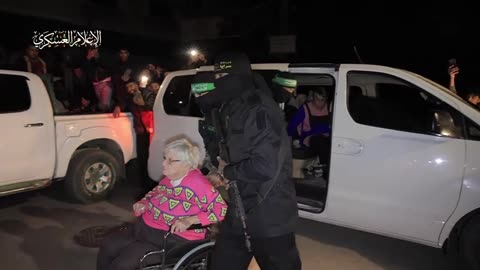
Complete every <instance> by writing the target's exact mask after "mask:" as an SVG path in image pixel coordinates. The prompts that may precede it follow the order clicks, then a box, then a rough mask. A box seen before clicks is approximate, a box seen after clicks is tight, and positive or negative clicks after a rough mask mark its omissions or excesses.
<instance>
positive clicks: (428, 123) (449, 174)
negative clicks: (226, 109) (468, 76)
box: [149, 64, 480, 269]
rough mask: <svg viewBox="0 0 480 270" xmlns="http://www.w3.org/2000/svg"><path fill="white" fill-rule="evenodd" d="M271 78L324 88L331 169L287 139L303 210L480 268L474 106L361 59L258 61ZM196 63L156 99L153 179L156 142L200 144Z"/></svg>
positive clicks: (479, 126)
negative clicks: (313, 166)
mask: <svg viewBox="0 0 480 270" xmlns="http://www.w3.org/2000/svg"><path fill="white" fill-rule="evenodd" d="M252 69H253V70H254V71H255V72H257V73H259V74H261V75H262V76H263V77H264V79H265V80H266V82H267V83H268V84H271V80H272V77H273V76H274V75H275V74H276V73H277V72H279V71H284V72H290V73H292V74H294V75H295V77H296V79H297V81H298V88H297V92H298V93H305V94H306V95H307V96H308V93H309V92H311V91H312V90H313V89H314V88H318V87H322V88H324V89H326V91H327V92H328V93H329V96H330V102H329V106H330V107H329V108H330V109H329V112H330V115H331V127H332V131H331V134H330V138H331V139H330V147H329V148H327V149H321V151H326V152H327V153H328V156H329V162H328V164H327V168H326V171H328V173H326V174H323V175H320V176H315V177H309V178H308V177H306V176H305V174H304V172H305V170H303V169H304V167H306V166H308V164H310V163H311V162H315V159H316V157H315V156H311V155H310V156H309V155H308V154H307V153H306V152H305V151H304V150H303V149H301V148H297V147H295V146H294V145H292V153H293V164H292V166H293V175H292V181H295V184H296V190H297V201H298V208H299V213H300V216H301V217H303V218H306V219H311V220H315V221H319V222H326V223H331V224H336V225H339V226H344V227H349V228H353V229H358V230H363V231H367V232H371V233H376V234H381V235H385V236H389V237H394V238H398V239H403V240H407V241H412V242H416V243H420V244H425V245H429V246H432V247H437V248H441V247H444V249H445V250H447V251H449V252H451V253H453V254H456V255H460V256H459V258H461V259H462V262H463V263H464V264H465V266H467V268H466V269H480V268H479V265H480V167H479V166H480V113H479V111H478V110H477V109H475V108H474V107H472V106H470V105H469V104H468V103H466V102H465V101H464V100H462V99H461V98H459V97H458V96H457V95H455V94H453V93H451V92H450V91H449V90H447V89H446V88H444V87H442V86H440V85H438V84H437V83H435V82H433V81H431V80H429V79H427V78H424V77H422V76H420V75H418V74H414V73H412V72H409V71H405V70H401V69H396V68H391V67H385V66H377V65H363V64H254V65H252ZM199 70H212V67H201V68H200V69H197V70H184V71H178V72H172V73H170V74H169V75H168V76H167V77H166V79H165V81H164V83H163V84H162V86H161V89H160V92H159V94H158V96H157V100H156V103H155V108H154V119H155V127H156V130H155V133H154V134H155V135H154V138H153V142H152V144H151V148H150V153H151V155H150V160H149V173H150V176H151V177H152V178H153V179H159V178H160V176H161V172H162V167H161V164H162V162H161V160H162V157H161V155H162V151H163V149H162V147H163V145H164V143H165V142H166V141H168V140H170V139H171V138H172V137H174V136H178V135H187V136H189V137H190V138H191V139H192V140H194V141H195V142H196V143H198V144H199V145H201V146H203V142H202V139H201V137H200V135H199V133H198V121H199V120H200V119H201V118H202V115H201V113H200V111H199V110H198V107H197V105H196V104H195V101H194V98H193V97H192V95H191V94H190V83H191V81H192V78H193V76H194V75H195V73H196V72H197V71H199Z"/></svg>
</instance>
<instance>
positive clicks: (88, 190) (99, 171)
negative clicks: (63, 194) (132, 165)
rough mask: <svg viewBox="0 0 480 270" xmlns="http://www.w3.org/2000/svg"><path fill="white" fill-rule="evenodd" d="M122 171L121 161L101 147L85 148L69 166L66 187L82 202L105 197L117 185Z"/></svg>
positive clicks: (74, 157) (75, 156)
mask: <svg viewBox="0 0 480 270" xmlns="http://www.w3.org/2000/svg"><path fill="white" fill-rule="evenodd" d="M119 173H120V165H119V162H118V161H117V160H116V159H115V157H113V156H112V155H111V154H110V153H108V152H105V151H103V150H100V149H83V150H80V151H79V152H78V153H76V154H75V155H74V156H73V158H72V160H71V161H70V165H69V166H68V172H67V177H66V179H65V188H66V190H67V192H68V193H69V194H70V195H71V196H72V197H73V198H74V199H75V200H77V201H79V202H81V203H90V202H95V201H99V200H102V199H105V197H107V195H108V194H109V193H110V191H111V190H112V189H113V187H114V186H115V183H116V182H117V179H118V176H119Z"/></svg>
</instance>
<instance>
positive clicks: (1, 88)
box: [0, 70, 136, 203]
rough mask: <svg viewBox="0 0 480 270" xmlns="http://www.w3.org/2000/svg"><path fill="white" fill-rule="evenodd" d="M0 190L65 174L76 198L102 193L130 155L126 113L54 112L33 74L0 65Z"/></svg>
mask: <svg viewBox="0 0 480 270" xmlns="http://www.w3.org/2000/svg"><path fill="white" fill-rule="evenodd" d="M0 92H1V93H2V98H1V99H0V125H1V126H2V129H1V130H2V132H1V134H0V195H8V194H12V193H17V192H23V191H28V190H32V189H38V188H42V187H46V186H48V185H50V184H51V183H52V182H53V181H55V180H59V179H65V188H66V191H67V192H69V194H70V195H71V196H72V198H74V199H76V200H77V201H80V202H84V203H87V202H92V201H96V200H100V199H103V198H105V196H107V195H108V194H109V192H110V191H111V190H112V189H113V187H114V186H115V183H116V182H117V181H118V180H119V179H120V178H121V177H122V176H123V175H124V173H125V168H124V165H125V164H126V163H127V162H128V161H130V160H131V159H133V158H135V157H136V149H135V131H134V129H133V123H132V117H131V115H129V114H122V115H121V116H120V117H119V118H113V116H112V114H90V115H56V114H55V113H54V109H53V107H52V100H53V98H51V97H50V96H49V93H48V91H47V89H46V87H45V85H44V83H43V82H42V80H41V79H40V77H38V76H37V75H35V74H32V73H27V72H18V71H9V70H0Z"/></svg>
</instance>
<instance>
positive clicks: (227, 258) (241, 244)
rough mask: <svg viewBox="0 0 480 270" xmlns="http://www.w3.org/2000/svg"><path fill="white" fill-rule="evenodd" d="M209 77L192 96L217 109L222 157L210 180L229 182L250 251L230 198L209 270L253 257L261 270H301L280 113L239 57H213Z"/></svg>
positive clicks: (287, 146) (236, 264)
mask: <svg viewBox="0 0 480 270" xmlns="http://www.w3.org/2000/svg"><path fill="white" fill-rule="evenodd" d="M215 78H216V79H215V90H213V91H210V92H207V93H206V94H204V95H202V96H199V97H197V98H196V100H197V102H198V103H199V104H201V106H218V107H219V108H220V111H219V112H220V122H221V128H222V130H223V131H224V134H225V136H226V139H225V141H226V145H227V148H228V153H225V152H222V151H221V153H220V158H221V159H219V168H218V173H217V174H212V175H210V177H211V178H215V177H217V178H222V179H224V181H225V182H229V181H235V183H236V185H237V187H238V191H239V194H240V199H241V204H243V207H244V208H245V213H246V215H245V216H246V223H247V226H246V227H247V233H248V235H249V236H250V237H251V239H250V243H251V252H250V251H249V249H248V248H247V245H246V241H245V237H244V229H243V226H242V224H241V218H240V217H241V215H240V214H239V213H238V206H239V205H240V204H239V202H237V201H236V200H235V199H233V198H232V199H231V200H230V201H231V204H230V205H229V211H228V212H227V216H226V218H225V220H224V222H223V224H222V228H221V231H220V234H219V235H218V237H217V240H216V245H215V249H214V252H213V261H212V269H215V270H216V269H233V270H235V269H239V270H240V269H242V270H244V269H247V267H248V265H249V263H250V261H251V259H252V257H253V256H255V258H256V260H257V262H258V264H259V266H260V268H261V269H288V270H296V269H301V261H300V257H299V253H298V250H297V247H296V241H295V234H294V231H295V228H296V224H297V220H298V209H297V203H296V194H295V187H294V183H293V181H292V180H291V168H292V157H291V148H290V141H289V139H288V136H287V133H286V128H285V122H284V119H283V114H282V111H281V110H280V108H279V106H278V104H277V103H276V102H275V101H274V100H273V98H272V97H271V96H268V95H266V94H265V93H264V92H263V91H258V89H255V84H254V81H253V77H252V71H251V68H250V62H249V60H248V58H247V57H246V55H244V54H239V53H227V54H223V55H221V56H219V57H217V59H216V61H215ZM225 160H228V161H229V164H227V163H226V162H225ZM229 190H232V188H230V189H229ZM231 194H232V193H231Z"/></svg>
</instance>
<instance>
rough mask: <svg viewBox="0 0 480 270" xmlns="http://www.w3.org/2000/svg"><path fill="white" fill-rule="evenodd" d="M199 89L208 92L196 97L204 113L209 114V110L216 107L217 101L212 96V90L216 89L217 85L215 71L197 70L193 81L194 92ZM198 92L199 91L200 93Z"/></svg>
mask: <svg viewBox="0 0 480 270" xmlns="http://www.w3.org/2000/svg"><path fill="white" fill-rule="evenodd" d="M198 89H201V90H200V92H202V93H206V94H204V95H202V96H199V97H195V101H196V102H197V104H198V106H199V107H200V110H202V112H203V114H205V115H207V114H208V112H209V111H210V110H211V109H213V108H214V107H215V105H216V104H215V102H212V101H214V100H213V99H212V98H211V95H212V92H215V91H216V87H215V73H214V72H213V71H200V72H197V74H196V75H195V77H194V78H193V81H192V93H194V94H195V93H196V91H198ZM200 92H197V93H200Z"/></svg>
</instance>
